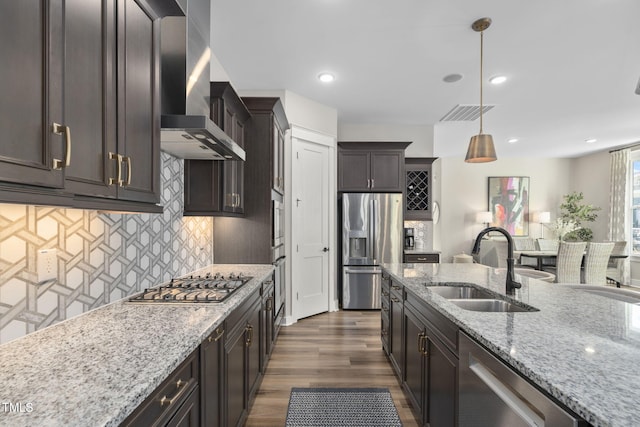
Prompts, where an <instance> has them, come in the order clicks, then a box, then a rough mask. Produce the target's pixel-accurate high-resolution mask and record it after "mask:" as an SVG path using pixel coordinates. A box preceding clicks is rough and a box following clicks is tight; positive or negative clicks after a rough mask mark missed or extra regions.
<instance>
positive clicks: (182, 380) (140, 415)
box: [122, 350, 199, 427]
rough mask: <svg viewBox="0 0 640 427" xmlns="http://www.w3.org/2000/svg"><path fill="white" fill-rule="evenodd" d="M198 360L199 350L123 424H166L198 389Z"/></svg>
mask: <svg viewBox="0 0 640 427" xmlns="http://www.w3.org/2000/svg"><path fill="white" fill-rule="evenodd" d="M198 361H199V359H198V350H196V351H194V352H193V353H192V354H191V355H190V356H189V357H187V359H186V360H185V361H184V362H183V363H182V365H180V366H179V367H178V368H176V370H175V371H173V373H171V374H170V375H169V376H168V377H167V379H166V380H164V382H163V383H162V384H160V386H159V387H158V388H157V389H156V390H155V391H154V392H153V393H152V394H151V396H149V397H148V398H147V400H145V401H144V402H143V403H142V404H141V405H140V406H139V407H138V408H137V409H136V410H135V411H134V413H133V414H131V415H130V416H129V418H127V419H126V420H125V421H124V423H123V424H122V425H124V426H141V427H142V426H150V425H165V424H166V423H167V422H168V421H169V420H170V419H171V418H172V417H173V416H174V415H175V414H176V413H177V411H178V410H179V409H180V407H181V405H182V404H183V402H184V401H185V400H186V399H187V398H188V397H189V396H191V394H192V392H194V390H196V389H197V387H198V377H199V363H198ZM196 391H197V390H196Z"/></svg>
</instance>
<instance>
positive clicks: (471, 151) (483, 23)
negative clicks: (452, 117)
mask: <svg viewBox="0 0 640 427" xmlns="http://www.w3.org/2000/svg"><path fill="white" fill-rule="evenodd" d="M490 25H491V18H480V19H478V20H477V21H475V22H474V23H473V24H472V25H471V28H473V31H476V32H479V33H480V133H478V135H474V136H472V137H471V141H469V148H468V149H467V157H465V159H464V161H465V162H467V163H486V162H493V161H495V160H496V159H497V157H496V149H495V148H494V146H493V137H492V136H491V135H488V134H484V133H482V83H483V81H482V56H483V36H484V30H486V29H487V28H489V26H490Z"/></svg>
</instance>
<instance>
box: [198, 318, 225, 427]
mask: <svg viewBox="0 0 640 427" xmlns="http://www.w3.org/2000/svg"><path fill="white" fill-rule="evenodd" d="M200 374H201V380H200V389H201V390H202V415H201V416H202V425H203V426H205V427H209V426H210V427H214V426H219V425H222V420H223V418H222V411H221V408H222V398H223V379H224V326H220V327H218V328H217V329H216V330H215V332H214V333H213V334H211V335H210V336H209V337H207V339H205V340H204V342H203V343H202V345H201V346H200Z"/></svg>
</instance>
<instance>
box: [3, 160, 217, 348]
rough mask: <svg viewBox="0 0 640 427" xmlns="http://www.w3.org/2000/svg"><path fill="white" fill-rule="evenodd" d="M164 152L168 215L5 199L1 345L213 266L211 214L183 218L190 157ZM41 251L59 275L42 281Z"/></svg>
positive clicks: (164, 193) (164, 194) (164, 197)
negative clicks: (51, 255)
mask: <svg viewBox="0 0 640 427" xmlns="http://www.w3.org/2000/svg"><path fill="white" fill-rule="evenodd" d="M161 155H162V172H161V173H162V179H161V182H162V194H161V203H162V206H164V213H162V214H111V213H109V214H107V213H101V212H98V211H95V210H80V209H62V208H53V207H43V206H27V205H11V204H0V343H5V342H7V341H10V340H12V339H15V338H18V337H21V336H23V335H26V334H28V333H30V332H34V331H36V330H38V329H42V328H44V327H46V326H49V325H51V324H54V323H56V322H59V321H62V320H65V319H68V318H70V317H72V316H75V315H77V314H80V313H83V312H85V311H88V310H91V309H92V308H95V307H99V306H101V305H104V304H108V303H110V302H113V301H117V300H119V299H121V298H124V297H126V296H129V295H132V294H134V293H136V292H138V291H141V290H143V289H144V288H148V287H150V286H154V285H157V284H160V283H162V282H164V281H167V280H169V279H170V278H171V277H173V276H178V275H182V274H186V273H188V272H190V271H193V270H196V269H199V268H203V267H206V266H207V265H210V264H212V263H213V218H211V217H183V216H182V208H183V203H184V202H183V185H184V178H183V177H184V174H183V171H184V169H183V168H184V166H183V165H184V162H183V161H182V160H180V159H177V158H175V157H173V156H170V155H168V154H166V153H164V152H163V153H162V154H161ZM41 249H55V250H56V257H57V268H58V274H57V279H56V280H52V281H49V282H44V283H41V284H38V281H37V270H36V262H37V253H38V250H41Z"/></svg>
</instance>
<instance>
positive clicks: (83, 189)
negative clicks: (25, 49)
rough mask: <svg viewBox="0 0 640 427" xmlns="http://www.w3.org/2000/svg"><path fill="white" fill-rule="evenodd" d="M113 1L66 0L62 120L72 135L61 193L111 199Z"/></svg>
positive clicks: (114, 191) (114, 134) (114, 126)
mask: <svg viewBox="0 0 640 427" xmlns="http://www.w3.org/2000/svg"><path fill="white" fill-rule="evenodd" d="M115 14H116V0H66V2H65V29H64V45H65V55H64V64H65V65H64V116H65V120H64V121H65V124H66V125H67V126H69V127H70V132H71V136H72V145H71V158H70V160H71V162H70V164H69V166H67V167H66V168H65V189H66V190H67V191H69V192H71V193H74V194H82V195H88V196H103V197H104V196H106V197H115V196H116V194H117V185H116V183H113V184H112V183H111V182H110V180H109V178H112V177H113V178H116V177H115V173H114V172H115V170H116V167H115V166H116V165H115V164H114V161H113V160H110V159H109V155H110V153H114V154H115V153H116V151H117V148H116V137H117V120H116V68H115V67H116V51H115V49H116V35H115V32H116V26H115Z"/></svg>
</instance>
